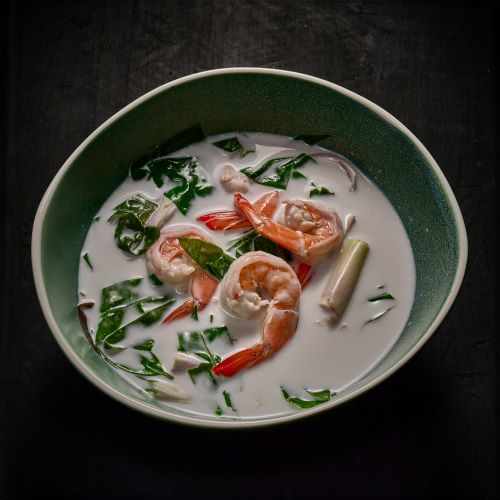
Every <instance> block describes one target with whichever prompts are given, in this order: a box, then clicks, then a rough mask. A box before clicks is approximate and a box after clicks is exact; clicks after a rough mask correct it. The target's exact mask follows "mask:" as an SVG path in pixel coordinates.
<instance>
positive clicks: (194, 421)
mask: <svg viewBox="0 0 500 500" xmlns="http://www.w3.org/2000/svg"><path fill="white" fill-rule="evenodd" d="M235 73H251V74H268V75H276V76H285V77H292V78H296V79H299V80H305V81H308V82H311V83H315V84H318V85H322V86H324V87H327V88H330V89H332V90H335V91H336V92H339V93H340V94H343V95H345V96H347V97H349V98H351V99H352V100H354V101H357V102H358V103H360V104H362V105H363V106H365V107H366V108H368V109H370V110H371V111H373V112H375V113H376V114H377V115H379V116H381V117H382V118H383V119H385V120H386V121H387V122H388V123H390V124H391V125H393V126H394V127H396V128H397V129H399V130H400V131H401V132H403V133H404V134H405V135H406V136H407V137H408V138H409V139H410V140H411V141H412V142H413V143H414V145H415V146H416V147H417V149H418V150H419V151H420V153H421V154H422V155H423V156H424V158H425V159H426V160H427V161H428V162H429V164H430V165H431V167H432V168H433V170H434V173H435V175H436V177H437V178H438V179H439V181H440V183H441V185H442V187H443V190H444V192H445V194H446V196H447V199H448V202H449V204H450V207H451V210H452V213H453V216H454V218H455V222H456V225H457V233H458V243H459V244H458V252H459V253H458V264H457V269H456V273H455V277H454V280H453V284H452V287H451V290H450V292H449V294H448V296H447V298H446V300H445V302H444V303H443V305H442V307H441V309H440V311H439V313H438V314H437V316H436V318H434V321H433V322H432V323H431V325H430V326H429V327H428V328H427V330H426V332H425V333H424V334H423V335H422V337H421V338H420V339H419V340H418V341H417V342H416V343H415V345H413V346H412V347H411V349H410V350H409V351H408V352H407V353H406V354H405V355H404V356H403V357H401V358H400V359H399V360H398V361H397V362H396V363H394V365H392V366H391V367H390V368H389V369H388V370H387V371H385V372H384V373H382V374H381V375H379V376H378V377H376V378H375V379H374V380H372V381H370V382H369V383H367V384H366V385H363V386H362V387H359V388H358V389H356V390H355V391H353V392H352V393H350V394H348V395H345V396H340V397H338V398H335V399H334V400H332V401H331V402H330V403H327V404H325V405H320V406H317V407H315V408H311V409H309V410H305V411H302V412H296V413H292V414H289V415H282V416H270V417H268V418H263V419H259V420H253V421H252V420H241V421H238V420H236V421H234V420H205V419H204V418H203V417H201V416H200V417H195V416H190V415H177V414H173V413H169V412H168V410H162V409H159V408H156V407H153V406H150V405H148V404H146V403H143V402H141V401H138V400H135V399H133V398H132V397H129V396H127V395H125V394H123V393H121V392H120V391H118V390H117V389H115V388H114V387H111V386H110V385H108V384H107V383H105V382H104V381H103V380H101V379H100V378H99V377H98V376H97V375H96V374H94V373H93V372H92V370H91V369H90V368H89V367H88V366H87V365H86V364H85V363H84V361H83V360H82V359H81V358H80V357H79V356H78V355H77V354H76V352H75V351H74V350H73V348H72V347H71V345H70V344H69V342H68V340H67V339H66V338H65V336H64V335H63V333H62V331H61V330H60V328H59V326H58V324H57V322H56V321H55V318H54V316H53V314H52V311H51V308H50V304H49V300H48V296H47V292H46V290H45V286H44V283H43V275H42V263H41V253H42V245H41V243H42V226H43V221H44V219H45V214H46V211H47V207H48V205H49V203H50V201H51V199H52V196H53V194H54V192H55V190H56V188H57V185H58V184H59V182H60V180H61V178H62V177H63V176H64V174H65V173H66V171H67V170H68V168H69V167H70V165H71V164H72V163H73V161H74V160H75V158H76V157H77V156H78V155H79V154H80V153H81V151H82V150H84V149H85V148H86V147H87V145H88V144H89V143H90V142H92V141H93V140H94V138H95V137H96V136H97V135H99V134H100V133H101V132H102V131H103V130H104V129H105V128H107V127H108V126H110V125H111V124H112V123H113V122H115V121H116V120H118V119H119V118H120V117H121V116H123V115H124V114H126V113H127V112H128V111H130V110H131V109H133V108H135V107H137V106H139V105H140V104H142V103H143V102H145V101H147V100H148V99H150V98H151V97H153V96H155V95H156V94H158V93H161V92H163V91H164V90H166V89H168V88H170V87H173V86H176V85H180V84H184V83H186V82H189V81H192V80H195V79H198V78H204V77H208V76H216V75H225V74H235ZM467 254H468V242H467V233H466V229H465V223H464V220H463V216H462V213H461V211H460V208H459V206H458V202H457V200H456V198H455V195H454V193H453V191H452V189H451V187H450V185H449V183H448V181H447V179H446V177H445V175H444V174H443V172H442V171H441V169H440V167H439V166H438V164H437V163H436V161H435V160H434V158H433V157H432V156H431V154H430V153H429V151H427V149H426V148H425V147H424V145H423V144H422V143H421V142H420V141H419V139H417V137H416V136H415V135H414V134H413V133H412V132H411V131H410V130H409V129H408V128H406V127H405V126H404V125H403V124H402V123H401V122H400V121H399V120H397V119H396V118H395V117H394V116H392V115H391V114H390V113H388V112H387V111H385V110H384V109H382V108H381V107H380V106H378V105H377V104H375V103H373V102H372V101H370V100H368V99H366V98H365V97H362V96H360V95H358V94H356V93H355V92H352V91H350V90H348V89H346V88H344V87H341V86H340V85H337V84H335V83H332V82H329V81H327V80H323V79H321V78H317V77H314V76H310V75H306V74H303V73H298V72H294V71H287V70H281V69H271V68H258V67H234V68H221V69H212V70H208V71H201V72H198V73H193V74H191V75H188V76H184V77H181V78H178V79H176V80H173V81H171V82H168V83H165V84H163V85H160V86H159V87H157V88H155V89H153V90H151V91H149V92H147V93H146V94H144V95H142V96H140V97H138V98H137V99H135V100H134V101H132V102H131V103H130V104H128V105H127V106H125V107H124V108H122V109H121V110H119V111H118V112H117V113H115V114H114V115H113V116H111V117H110V118H108V119H107V120H106V121H105V122H104V123H102V124H101V125H100V126H99V127H98V128H97V129H96V130H95V131H94V132H92V134H90V135H89V136H88V137H87V138H86V139H85V140H84V141H83V142H82V143H81V144H80V146H78V147H77V148H76V150H75V151H74V152H73V153H72V154H71V156H70V157H69V158H68V159H67V160H66V161H65V162H64V164H63V165H62V167H61V168H60V169H59V171H58V172H57V174H56V175H55V177H54V178H53V180H52V182H51V183H50V185H49V187H48V188H47V190H46V192H45V194H44V196H43V198H42V200H41V201H40V205H39V206H38V210H37V212H36V215H35V219H34V222H33V231H32V238H31V262H32V267H33V275H34V280H35V288H36V291H37V295H38V299H39V301H40V305H41V308H42V311H43V314H44V316H45V319H46V321H47V323H48V325H49V328H50V329H51V331H52V334H53V335H54V337H55V339H56V341H57V343H58V344H59V346H60V347H61V349H62V350H63V352H64V353H65V355H66V356H67V357H68V358H69V360H70V361H71V362H72V363H73V365H74V366H75V367H76V368H77V369H78V370H79V371H80V373H81V374H82V375H83V376H84V377H85V378H87V379H88V380H89V381H90V382H92V383H93V384H94V385H96V386H97V387H98V388H99V389H101V390H102V391H104V392H105V393H106V394H108V395H109V396H111V397H112V398H113V399H115V400H117V401H119V402H121V403H123V404H125V405H126V406H128V407H130V408H133V409H135V410H138V411H140V412H142V413H145V414H148V415H151V416H154V417H157V418H160V419H163V420H167V421H171V422H176V423H178V424H187V425H195V426H200V427H207V428H233V429H234V428H239V429H241V428H246V429H249V428H256V427H262V426H269V425H275V424H282V423H285V422H291V421H295V420H298V419H302V418H305V417H309V416H311V415H312V414H316V413H319V412H321V411H325V410H330V409H332V408H333V407H334V406H338V405H340V404H342V403H345V402H347V401H349V400H352V399H354V398H356V397H357V396H359V395H361V394H362V393H364V392H366V391H368V390H370V389H371V388H373V387H375V386H376V385H378V384H380V383H381V382H382V381H384V380H385V379H386V378H388V377H389V376H390V375H392V374H393V373H395V372H396V371H397V370H398V369H399V368H401V367H402V366H403V365H404V364H405V363H407V362H408V361H409V360H410V359H411V358H412V357H413V356H414V355H415V354H416V353H417V352H418V351H419V350H420V349H421V347H422V346H423V345H424V344H425V343H426V342H427V340H429V338H430V337H431V335H432V334H433V333H434V332H435V331H436V329H437V327H438V326H439V325H440V323H441V322H442V321H443V319H444V318H445V316H446V314H447V313H448V311H449V310H450V308H451V306H452V304H453V302H454V301H455V299H456V296H457V294H458V291H459V289H460V286H461V284H462V281H463V278H464V274H465V267H466V263H467Z"/></svg>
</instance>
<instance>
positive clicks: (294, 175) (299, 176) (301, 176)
mask: <svg viewBox="0 0 500 500" xmlns="http://www.w3.org/2000/svg"><path fill="white" fill-rule="evenodd" d="M292 179H307V177H306V176H305V175H304V174H303V173H301V172H299V171H298V170H294V171H293V172H292Z"/></svg>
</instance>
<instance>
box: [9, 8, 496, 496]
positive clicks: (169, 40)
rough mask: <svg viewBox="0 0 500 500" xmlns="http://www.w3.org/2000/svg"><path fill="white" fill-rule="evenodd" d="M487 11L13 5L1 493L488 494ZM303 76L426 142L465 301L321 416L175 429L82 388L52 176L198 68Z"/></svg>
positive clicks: (491, 407) (491, 397)
mask: <svg viewBox="0 0 500 500" xmlns="http://www.w3.org/2000/svg"><path fill="white" fill-rule="evenodd" d="M493 19H494V15H493V8H492V7H491V6H490V4H489V3H487V2H483V1H476V2H467V3H466V4H463V2H458V1H457V2H455V1H449V2H434V1H415V2H407V1H405V0H400V1H398V0H395V1H391V2H382V1H368V2H360V1H356V0H353V1H345V2H344V1H336V2H333V1H310V0H303V1H295V2H293V1H280V0H258V1H253V2H250V1H246V2H243V1H222V0H221V1H217V2H215V1H213V2H210V1H201V0H200V1H190V2H187V1H186V2H181V1H178V2H174V1H163V2H161V1H122V2H118V1H116V2H102V1H101V2H88V1H81V2H73V3H71V2H63V1H38V2H35V1H33V2H28V1H18V2H10V4H9V6H8V7H7V9H5V8H4V10H3V18H2V20H1V21H0V23H2V29H1V34H0V36H1V38H2V48H1V50H2V52H1V54H2V56H1V57H2V60H1V61H0V62H1V63H2V65H1V67H2V70H3V71H2V75H3V78H2V83H1V91H2V96H1V97H2V110H3V111H4V113H3V116H2V122H1V131H2V137H1V143H0V145H1V147H2V149H3V151H2V153H3V154H2V166H3V167H2V179H3V183H2V194H1V203H2V230H1V234H2V237H3V241H2V244H1V250H0V251H1V266H2V267H1V269H2V276H1V286H2V289H3V294H2V296H3V300H2V302H1V304H2V318H1V322H2V329H1V337H0V341H1V344H0V383H1V387H0V390H1V396H0V418H1V422H0V433H1V437H2V441H1V443H0V458H1V463H0V479H1V483H0V498H5V499H16V498H41V497H46V496H47V497H49V496H50V497H52V498H55V497H60V498H68V499H69V498H77V497H78V498H80V497H81V498H92V499H94V498H101V497H103V498H114V497H115V496H116V497H120V498H132V497H135V498H192V497H205V498H210V497H211V496H213V495H218V496H220V497H221V498H222V497H226V498H236V497H250V498H259V497H261V498H278V497H286V498H327V497H331V498H346V499H373V498H389V499H407V498H410V499H424V498H467V499H469V498H471V499H491V498H495V493H494V477H495V465H494V464H495V461H494V459H495V447H494V442H495V441H494V439H495V423H496V415H495V404H494V401H495V378H494V375H495V368H494V360H495V345H494V316H493V315H494V312H493V308H494V299H493V297H494V294H493V286H494V280H493V277H494V267H495V260H494V253H495V249H494V241H495V240H494V227H495V223H494V212H493V201H494V148H493V139H494V113H493V108H494V106H493V103H494V97H495V96H494V69H495V68H494V54H493ZM229 66H263V67H273V68H283V69H289V70H295V71H300V72H305V73H309V74H311V75H315V76H318V77H321V78H325V79H327V80H330V81H333V82H336V83H338V84H340V85H342V86H345V87H347V88H349V89H351V90H353V91H355V92H358V93H360V94H361V95H363V96H365V97H367V98H369V99H371V100H373V101H374V102H376V103H377V104H379V105H381V106H382V107H384V108H385V109H387V110H388V111H389V112H390V113H392V114H393V115H395V116H396V117H397V118H399V119H400V120H401V121H402V122H403V123H404V124H405V125H407V126H408V127H409V128H410V130H412V131H413V132H414V133H415V134H416V135H417V137H419V138H420V139H421V140H422V142H423V143H424V145H426V147H427V148H428V149H429V150H430V152H431V154H432V155H433V156H434V157H435V159H436V160H437V162H438V164H439V165H440V166H441V168H442V170H443V171H444V173H445V175H446V177H447V178H448V180H449V182H450V184H451V186H452V188H453V190H454V192H455V194H456V196H457V199H458V202H459V204H460V206H461V208H462V210H463V214H464V218H465V222H466V225H467V229H468V235H469V242H470V257H469V262H468V269H467V273H466V276H465V281H464V285H463V288H462V290H461V292H460V295H459V297H458V299H457V301H456V303H455V305H454V306H453V308H452V310H451V312H450V314H449V315H448V316H447V318H446V319H445V321H444V322H443V324H442V325H441V327H440V328H439V329H438V331H437V332H436V334H435V335H434V336H433V337H432V339H431V340H430V341H429V342H428V344H427V345H426V346H425V347H424V348H423V349H422V350H421V352H419V353H418V354H417V355H416V356H415V357H414V358H413V359H412V360H411V361H410V362H409V363H408V364H407V365H406V366H405V367H404V368H402V369H401V370H400V371H399V372H398V373H397V374H396V375H395V376H393V377H392V378H390V379H389V380H388V381H386V382H384V383H383V384H382V385H381V386H379V387H377V388H376V389H375V390H373V391H371V392H370V393H368V394H366V395H364V396H362V397H361V398H359V399H358V400H356V401H354V402H352V403H350V404H348V405H345V406H344V407H341V408H338V409H336V410H334V411H331V412H329V413H326V414H322V415H320V416H319V417H317V418H315V419H313V420H306V421H303V422H299V423H297V424H293V425H290V426H287V427H281V428H276V429H272V430H264V431H248V432H214V431H210V432H207V431H203V430H197V429H190V428H183V427H177V426H174V425H170V424H168V423H164V422H160V421H156V420H153V419H151V418H148V417H145V416H142V415H140V414H137V413H134V412H133V411H132V410H129V409H127V408H125V407H124V406H121V405H120V404H118V403H116V402H115V401H113V400H111V399H110V398H108V397H107V396H105V395H104V394H102V393H101V392H99V391H98V390H97V389H96V388H94V387H93V386H92V385H91V384H90V383H88V382H87V381H86V380H84V379H83V378H82V377H81V376H80V375H79V374H78V373H77V372H76V370H74V369H73V367H72V366H71V365H70V363H69V362H68V361H67V360H66V358H65V357H64V355H63V354H62V352H61V351H60V349H59V348H58V346H57V345H56V343H55V341H54V340H53V339H52V335H51V333H50V331H49V329H48V327H47V325H46V323H45V321H44V319H43V317H42V313H41V310H40V307H39V305H38V301H37V298H36V295H35V291H34V288H33V279H32V272H31V263H30V237H31V225H32V221H33V217H34V214H35V211H36V208H37V205H38V202H39V201H40V199H41V197H42V195H43V193H44V191H45V189H46V187H47V186H48V184H49V182H50V180H51V179H52V177H53V176H54V175H55V173H56V172H57V170H58V169H59V167H60V166H61V165H62V163H63V162H64V160H65V159H66V158H67V157H68V156H69V155H70V153H71V152H72V151H73V150H74V149H75V148H76V147H77V146H78V145H79V144H80V142H81V141H82V140H83V139H84V138H85V137H86V136H87V135H88V134H89V133H90V132H92V131H93V130H94V129H95V128H96V127H97V126H98V125H99V124H100V123H102V122H103V121H104V120H105V119H106V118H108V117H109V116H111V115H112V114H113V113H115V112H116V111H118V110H119V109H120V108H121V107H122V106H124V105H125V104H127V103H129V102H130V101H132V100H133V99H135V98H136V97H138V96H140V95H141V94H143V93H145V92H147V91H149V90H151V89H153V88H154V87H156V86H158V85H160V84H162V83H164V82H167V81H169V80H172V79H174V78H177V77H179V76H183V75H187V74H190V73H194V72H197V71H200V70H205V69H210V68H218V67H229Z"/></svg>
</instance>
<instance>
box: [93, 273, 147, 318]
mask: <svg viewBox="0 0 500 500" xmlns="http://www.w3.org/2000/svg"><path fill="white" fill-rule="evenodd" d="M141 281H142V278H133V279H130V280H126V281H120V282H119V283H115V284H114V285H110V286H107V287H105V288H103V289H102V292H101V307H100V309H99V311H100V312H101V313H103V312H106V311H109V310H110V309H112V308H115V307H117V306H122V305H126V304H128V303H130V302H132V301H133V300H135V299H137V297H138V295H137V293H136V292H135V291H134V290H132V289H133V288H136V287H137V286H138V285H139V284H140V283H141Z"/></svg>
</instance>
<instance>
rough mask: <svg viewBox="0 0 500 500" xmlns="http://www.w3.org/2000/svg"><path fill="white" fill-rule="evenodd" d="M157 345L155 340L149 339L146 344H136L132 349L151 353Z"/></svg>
mask: <svg viewBox="0 0 500 500" xmlns="http://www.w3.org/2000/svg"><path fill="white" fill-rule="evenodd" d="M154 345H155V341H154V340H153V339H147V340H145V341H144V342H141V343H140V344H136V345H134V346H132V349H135V350H137V351H149V352H151V350H152V349H153V347H154Z"/></svg>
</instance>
